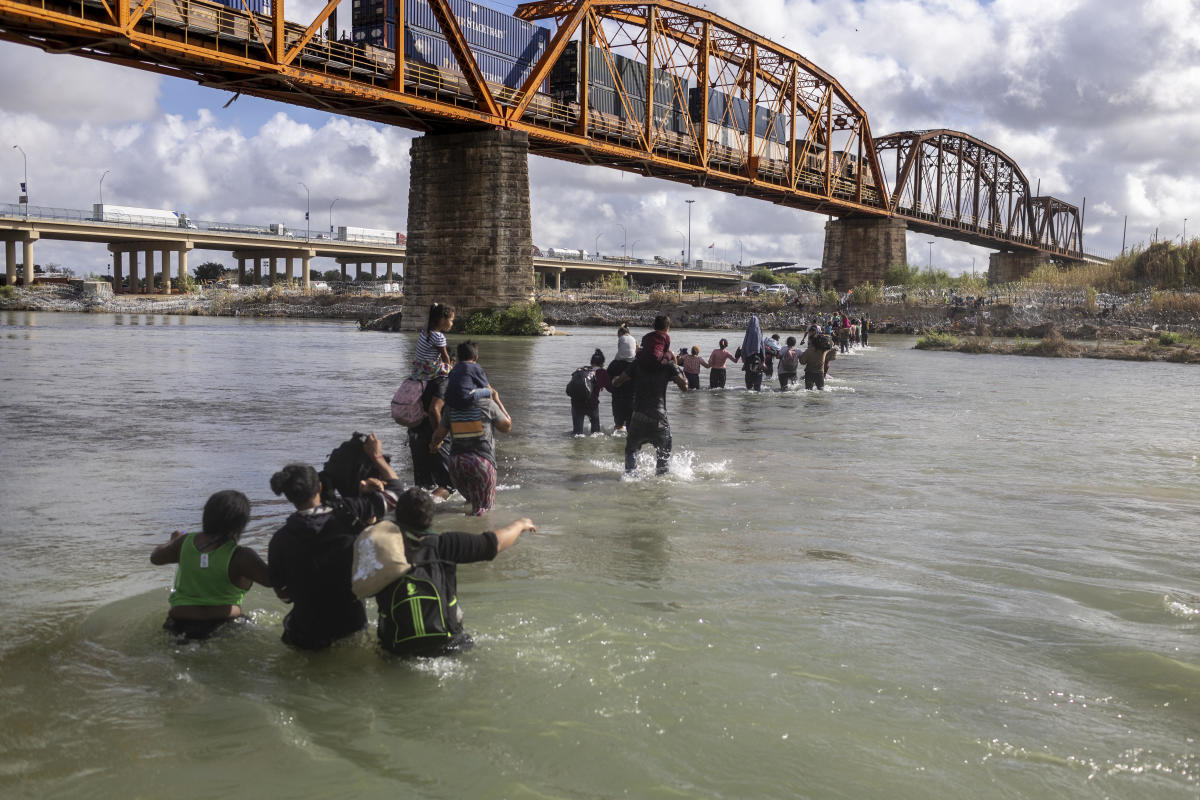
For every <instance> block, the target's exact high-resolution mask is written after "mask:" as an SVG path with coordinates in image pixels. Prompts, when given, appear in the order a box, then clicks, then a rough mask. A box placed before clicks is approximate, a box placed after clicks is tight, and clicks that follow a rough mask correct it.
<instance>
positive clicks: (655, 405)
mask: <svg viewBox="0 0 1200 800" xmlns="http://www.w3.org/2000/svg"><path fill="white" fill-rule="evenodd" d="M627 380H633V382H634V389H633V416H632V417H631V418H630V420H629V433H628V434H627V435H626V437H625V471H626V472H633V470H634V467H635V466H636V465H637V454H638V451H639V450H641V449H642V447H643V446H644V445H647V444H652V445H654V448H655V451H656V452H655V455H656V459H657V460H656V464H655V472H656V473H657V474H659V475H663V474H665V473H666V471H667V461H668V460H670V458H671V423H670V421H669V420H668V419H667V384H669V383H674V384H675V385H676V386H678V387H679V390H680V391H683V392H686V391H687V379H686V378H685V377H684V375H683V370H682V369H680V368H679V365H678V364H675V363H673V362H668V363H665V364H656V365H653V366H647V365H646V364H645V362H643V361H639V362H637V364H636V365H635V366H634V368H633V369H632V370H631V371H630V372H626V373H624V374H623V375H621V377H620V378H618V379H617V380H616V381H613V385H614V386H617V385H620V384H623V383H625V382H626V381H627Z"/></svg>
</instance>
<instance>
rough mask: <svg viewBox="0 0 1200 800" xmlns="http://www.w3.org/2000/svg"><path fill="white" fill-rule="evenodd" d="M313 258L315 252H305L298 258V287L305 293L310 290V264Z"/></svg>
mask: <svg viewBox="0 0 1200 800" xmlns="http://www.w3.org/2000/svg"><path fill="white" fill-rule="evenodd" d="M315 256H316V251H314V250H305V251H304V254H303V255H302V256H301V257H300V285H301V286H302V287H303V288H304V291H306V292H307V291H308V290H309V289H311V288H312V270H311V262H312V260H313V258H314V257H315Z"/></svg>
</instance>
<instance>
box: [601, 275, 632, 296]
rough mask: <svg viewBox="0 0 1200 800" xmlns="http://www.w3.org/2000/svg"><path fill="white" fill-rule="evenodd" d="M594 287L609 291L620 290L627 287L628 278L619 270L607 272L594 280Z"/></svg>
mask: <svg viewBox="0 0 1200 800" xmlns="http://www.w3.org/2000/svg"><path fill="white" fill-rule="evenodd" d="M596 287H597V288H598V289H604V290H606V291H609V292H620V291H624V290H625V289H628V288H629V280H628V279H627V278H626V277H625V276H624V275H622V274H621V273H619V272H609V273H606V274H605V275H603V276H601V278H600V280H598V281H596Z"/></svg>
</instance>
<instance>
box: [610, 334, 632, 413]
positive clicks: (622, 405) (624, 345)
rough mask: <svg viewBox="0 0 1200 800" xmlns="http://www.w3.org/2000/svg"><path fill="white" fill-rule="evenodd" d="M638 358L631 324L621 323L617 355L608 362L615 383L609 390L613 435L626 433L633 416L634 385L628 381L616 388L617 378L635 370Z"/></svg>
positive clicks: (611, 377) (611, 378)
mask: <svg viewBox="0 0 1200 800" xmlns="http://www.w3.org/2000/svg"><path fill="white" fill-rule="evenodd" d="M636 356H637V340H636V339H634V338H633V335H632V334H630V333H629V324H628V323H626V322H622V323H621V327H619V328H617V355H616V357H615V358H614V359H613V360H612V361H610V362H608V368H607V369H608V377H609V380H611V381H612V382H613V384H614V385H613V387H612V388H611V389H609V390H608V391H609V393H610V394H611V395H612V415H613V433H624V432H625V428H626V426H627V425H629V418H630V417H631V416H633V383H632V382H631V381H627V382H625V383H624V384H622V385H621V386H616V385H615V384H616V380H617V378H619V377H621V375H623V374H625V373H626V372H628V371H630V370H632V369H633V363H634V358H635V357H636Z"/></svg>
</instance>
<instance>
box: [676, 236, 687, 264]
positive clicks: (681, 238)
mask: <svg viewBox="0 0 1200 800" xmlns="http://www.w3.org/2000/svg"><path fill="white" fill-rule="evenodd" d="M675 232H676V233H678V234H679V260H680V261H681V262H682V261H683V254H684V250H685V249H686V248H687V237H686V236H684V235H683V231H681V230H679V229H678V228H676V229H675Z"/></svg>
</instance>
